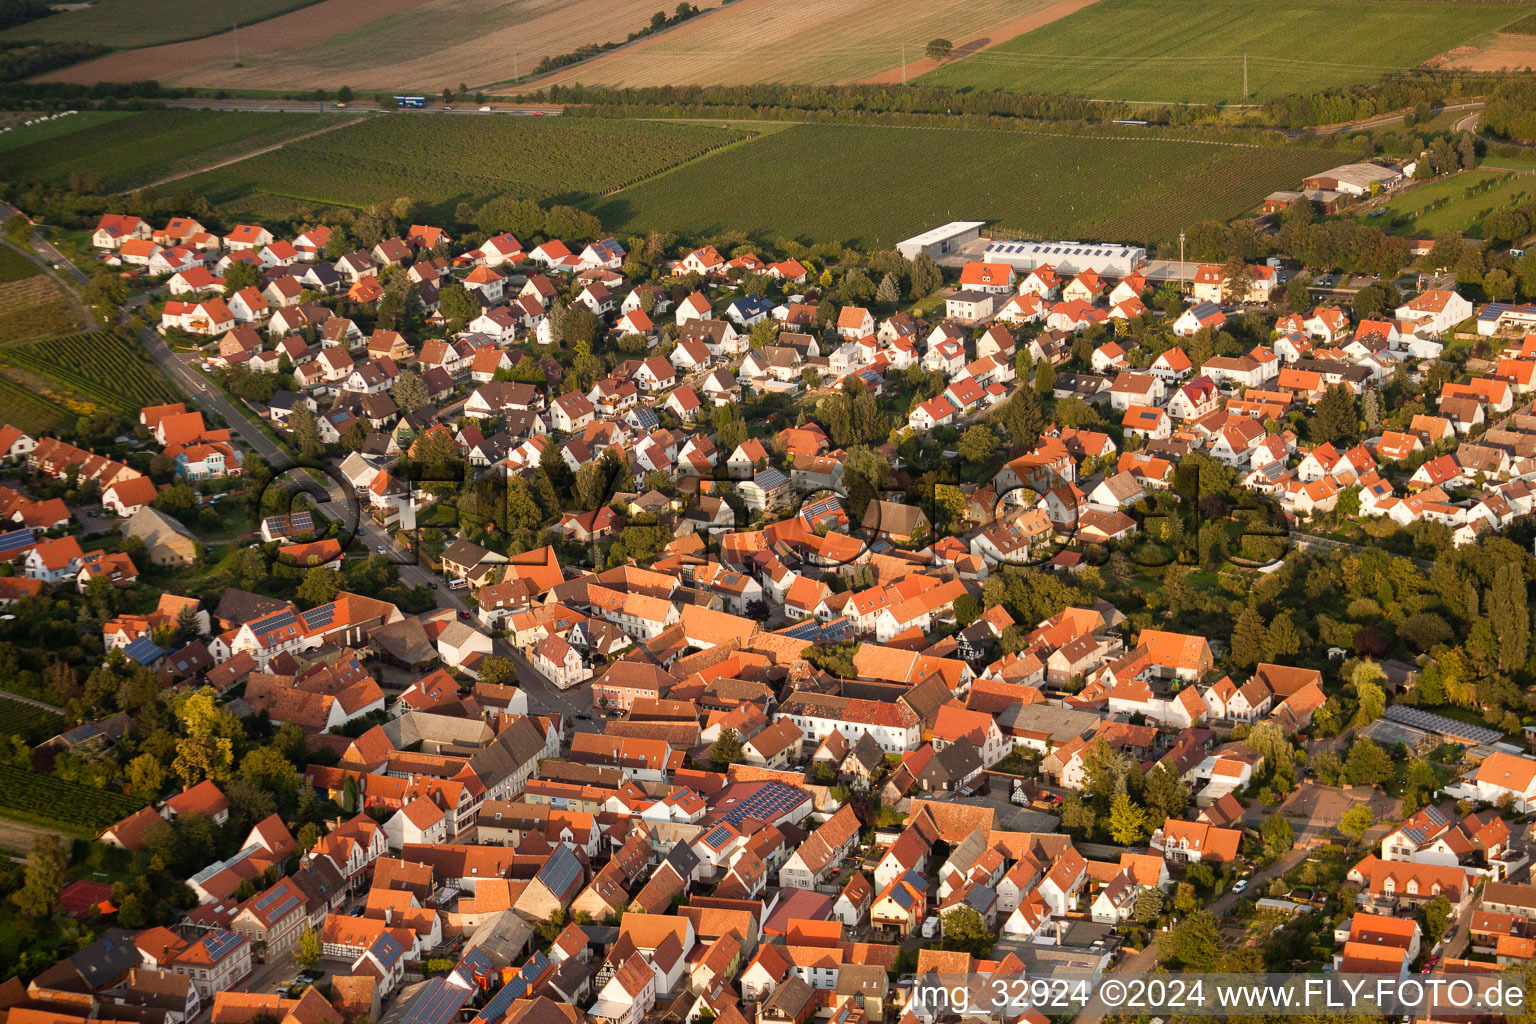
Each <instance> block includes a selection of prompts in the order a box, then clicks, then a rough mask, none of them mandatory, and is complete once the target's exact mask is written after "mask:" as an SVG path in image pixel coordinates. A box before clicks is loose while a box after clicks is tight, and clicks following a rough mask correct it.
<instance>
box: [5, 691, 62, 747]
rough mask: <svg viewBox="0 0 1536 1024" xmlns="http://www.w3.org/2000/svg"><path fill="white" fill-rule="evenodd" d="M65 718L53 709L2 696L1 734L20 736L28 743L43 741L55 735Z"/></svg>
mask: <svg viewBox="0 0 1536 1024" xmlns="http://www.w3.org/2000/svg"><path fill="white" fill-rule="evenodd" d="M63 724H64V719H63V717H62V716H61V715H56V714H54V713H53V712H52V711H44V710H43V709H42V708H39V707H33V706H32V705H31V704H23V703H22V702H21V701H19V700H10V699H7V698H3V697H0V734H3V735H6V736H20V737H22V738H23V739H25V740H26V741H27V742H28V743H41V742H42V741H43V740H45V739H47V738H48V737H50V736H53V735H55V734H56V733H57V732H58V731H59V729H60V728H61V727H62V726H63Z"/></svg>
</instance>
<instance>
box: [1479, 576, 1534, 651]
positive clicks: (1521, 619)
mask: <svg viewBox="0 0 1536 1024" xmlns="http://www.w3.org/2000/svg"><path fill="white" fill-rule="evenodd" d="M1488 622H1489V624H1490V625H1491V626H1492V627H1493V631H1494V634H1495V635H1496V636H1497V637H1498V638H1499V668H1500V669H1502V670H1503V671H1505V672H1513V671H1514V670H1515V669H1517V668H1523V667H1524V666H1525V660H1526V656H1527V654H1528V652H1529V650H1530V640H1531V613H1530V611H1529V610H1528V609H1527V607H1526V594H1525V574H1524V573H1523V572H1522V570H1521V567H1520V565H1518V564H1517V563H1515V562H1513V561H1506V562H1503V563H1501V564H1500V565H1499V567H1498V568H1497V569H1496V570H1494V575H1493V588H1492V590H1491V591H1490V593H1489V595H1488Z"/></svg>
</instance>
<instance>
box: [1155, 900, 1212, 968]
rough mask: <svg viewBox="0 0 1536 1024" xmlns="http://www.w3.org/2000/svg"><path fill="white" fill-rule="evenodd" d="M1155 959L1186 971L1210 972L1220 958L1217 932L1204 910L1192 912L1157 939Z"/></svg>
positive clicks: (1208, 913) (1209, 915) (1210, 916)
mask: <svg viewBox="0 0 1536 1024" xmlns="http://www.w3.org/2000/svg"><path fill="white" fill-rule="evenodd" d="M1157 958H1158V959H1159V960H1160V961H1162V962H1163V963H1164V964H1165V965H1167V966H1169V967H1174V968H1179V969H1182V970H1186V971H1210V970H1214V969H1215V967H1216V964H1217V962H1218V961H1219V960H1220V958H1221V930H1220V928H1219V927H1218V926H1217V923H1216V918H1215V917H1213V916H1212V915H1211V913H1210V912H1209V911H1206V910H1196V911H1194V912H1193V913H1191V914H1190V915H1189V916H1188V917H1186V918H1184V920H1182V921H1180V922H1179V923H1178V925H1176V926H1175V927H1174V928H1173V929H1172V930H1171V931H1167V932H1162V933H1160V934H1159V935H1158V937H1157Z"/></svg>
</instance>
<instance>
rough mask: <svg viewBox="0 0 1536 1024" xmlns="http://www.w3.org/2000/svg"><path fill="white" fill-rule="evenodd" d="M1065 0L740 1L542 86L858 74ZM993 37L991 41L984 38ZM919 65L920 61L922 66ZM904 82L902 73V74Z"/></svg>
mask: <svg viewBox="0 0 1536 1024" xmlns="http://www.w3.org/2000/svg"><path fill="white" fill-rule="evenodd" d="M1055 3H1056V0H937V2H923V0H802V2H800V3H796V4H780V3H775V2H773V0H737V2H736V3H733V4H731V5H730V6H729V7H726V8H725V9H723V10H721V11H717V12H713V13H710V14H708V15H706V16H705V17H702V18H697V19H695V20H694V21H692V22H689V23H687V24H685V25H683V26H681V27H679V28H676V29H673V30H672V31H670V32H666V33H663V34H661V35H659V36H656V37H655V38H654V39H646V40H642V41H640V42H638V43H636V44H634V45H632V46H627V47H625V48H624V49H622V50H617V51H615V52H613V53H612V54H608V55H606V56H603V57H599V58H597V59H596V60H593V61H589V62H587V63H586V64H583V65H579V66H576V67H572V68H568V69H565V70H562V71H560V72H557V73H555V74H553V75H551V76H549V77H547V78H544V79H540V80H539V84H540V85H546V84H551V83H572V82H582V83H585V84H587V85H615V86H648V85H664V84H671V85H686V84H692V85H739V84H750V83H755V82H792V83H797V84H800V83H804V84H824V83H834V82H857V81H861V80H864V79H867V78H872V77H875V76H877V75H879V74H880V73H881V72H884V71H886V70H887V69H890V68H899V67H900V64H901V60H902V47H903V44H905V47H906V58H907V60H908V61H911V62H913V63H914V64H915V63H916V62H917V61H918V60H919V59H920V58H921V57H922V56H923V52H922V51H923V47H924V46H925V45H926V44H927V42H928V40H930V39H933V38H935V37H940V36H942V37H944V38H947V39H949V40H950V41H951V42H953V43H954V44H955V45H956V46H957V47H965V46H967V45H969V44H976V45H986V44H990V43H996V42H1000V41H1001V40H1003V39H1007V38H1009V37H1010V36H1012V35H1014V34H1016V33H1017V32H1020V31H1023V30H1025V29H1026V28H1027V27H1029V26H1028V25H1024V24H1020V22H1021V20H1022V19H1027V18H1029V17H1030V16H1031V15H1035V14H1037V13H1038V12H1040V11H1042V10H1044V9H1046V8H1049V7H1052V6H1053V5H1054V4H1055ZM983 41H984V42H983ZM914 74H915V70H914ZM896 80H897V81H900V76H899V74H898V76H897V78H896Z"/></svg>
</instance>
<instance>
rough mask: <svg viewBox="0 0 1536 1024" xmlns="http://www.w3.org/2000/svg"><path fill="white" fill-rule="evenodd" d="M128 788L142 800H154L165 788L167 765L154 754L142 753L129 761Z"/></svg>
mask: <svg viewBox="0 0 1536 1024" xmlns="http://www.w3.org/2000/svg"><path fill="white" fill-rule="evenodd" d="M128 788H129V789H130V790H132V791H133V795H134V796H136V797H138V798H140V799H141V800H154V799H157V798H158V797H159V796H160V793H161V792H162V791H163V790H164V789H165V766H164V765H163V764H161V763H160V759H159V758H158V757H156V756H155V755H154V754H149V753H145V754H140V755H139V756H137V757H135V758H134V759H133V760H132V761H129V762H128Z"/></svg>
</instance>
